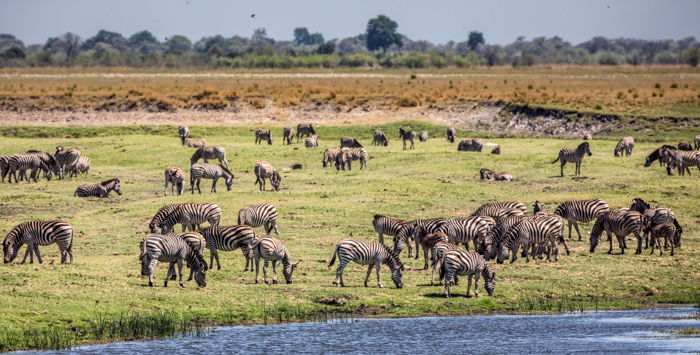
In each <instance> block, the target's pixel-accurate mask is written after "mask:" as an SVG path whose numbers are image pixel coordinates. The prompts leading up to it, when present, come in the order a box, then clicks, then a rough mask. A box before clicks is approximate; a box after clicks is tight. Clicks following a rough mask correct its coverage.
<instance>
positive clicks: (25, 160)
mask: <svg viewBox="0 0 700 355" xmlns="http://www.w3.org/2000/svg"><path fill="white" fill-rule="evenodd" d="M7 166H8V168H7V173H8V175H9V177H8V179H7V181H8V182H12V178H13V177H14V179H15V183H19V180H22V179H25V180H26V181H27V183H29V182H30V180H32V179H33V180H34V182H37V181H38V178H39V171H40V170H41V171H43V172H44V176H45V177H46V179H47V180H51V177H52V174H51V167H49V166H48V165H46V163H44V161H43V160H42V159H41V158H40V157H39V156H37V155H35V154H15V155H11V156H10V157H9V158H8V159H7ZM27 170H30V173H29V176H26V171H27ZM18 172H19V176H18V174H17V173H18Z"/></svg>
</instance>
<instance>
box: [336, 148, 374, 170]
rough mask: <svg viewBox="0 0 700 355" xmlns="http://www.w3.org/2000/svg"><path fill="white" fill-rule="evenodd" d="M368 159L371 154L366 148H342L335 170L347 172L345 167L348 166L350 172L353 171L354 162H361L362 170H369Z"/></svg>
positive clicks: (337, 157)
mask: <svg viewBox="0 0 700 355" xmlns="http://www.w3.org/2000/svg"><path fill="white" fill-rule="evenodd" d="M368 159H369V154H368V153H367V150H366V149H365V148H347V147H346V148H341V149H340V151H339V152H338V154H337V155H336V156H335V168H336V170H341V169H342V170H345V165H347V166H348V170H352V161H353V160H360V170H362V169H367V160H368Z"/></svg>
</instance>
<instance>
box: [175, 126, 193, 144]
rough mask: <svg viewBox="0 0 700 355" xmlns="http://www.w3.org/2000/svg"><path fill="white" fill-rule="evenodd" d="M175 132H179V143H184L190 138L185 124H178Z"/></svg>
mask: <svg viewBox="0 0 700 355" xmlns="http://www.w3.org/2000/svg"><path fill="white" fill-rule="evenodd" d="M177 132H178V133H179V134H180V143H181V144H182V145H185V141H187V138H190V129H189V128H187V126H180V127H178V129H177Z"/></svg>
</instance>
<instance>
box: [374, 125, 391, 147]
mask: <svg viewBox="0 0 700 355" xmlns="http://www.w3.org/2000/svg"><path fill="white" fill-rule="evenodd" d="M372 145H382V146H385V147H386V146H388V145H389V140H388V139H387V138H386V135H385V134H384V132H382V131H381V130H379V129H377V130H375V131H374V138H373V139H372Z"/></svg>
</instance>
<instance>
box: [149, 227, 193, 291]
mask: <svg viewBox="0 0 700 355" xmlns="http://www.w3.org/2000/svg"><path fill="white" fill-rule="evenodd" d="M139 259H141V275H144V276H148V285H149V286H151V287H153V272H154V271H155V268H156V264H157V263H158V261H162V262H168V263H170V265H169V266H168V273H167V275H166V276H165V281H164V283H163V286H164V287H168V280H170V275H171V272H176V271H175V268H174V265H175V264H177V272H178V273H179V274H180V275H179V276H180V280H179V284H180V286H181V287H185V284H184V283H183V282H182V265H183V263H184V262H187V266H188V267H189V268H191V269H192V270H193V271H194V279H195V281H197V285H198V286H199V287H206V286H207V281H206V271H207V263H206V261H204V257H202V254H200V253H198V252H197V251H196V250H194V249H193V248H191V247H190V246H189V245H188V244H187V243H186V242H185V240H184V239H182V238H180V237H178V236H175V235H160V234H149V235H148V236H146V237H145V238H143V240H142V241H141V255H140V256H139Z"/></svg>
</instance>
